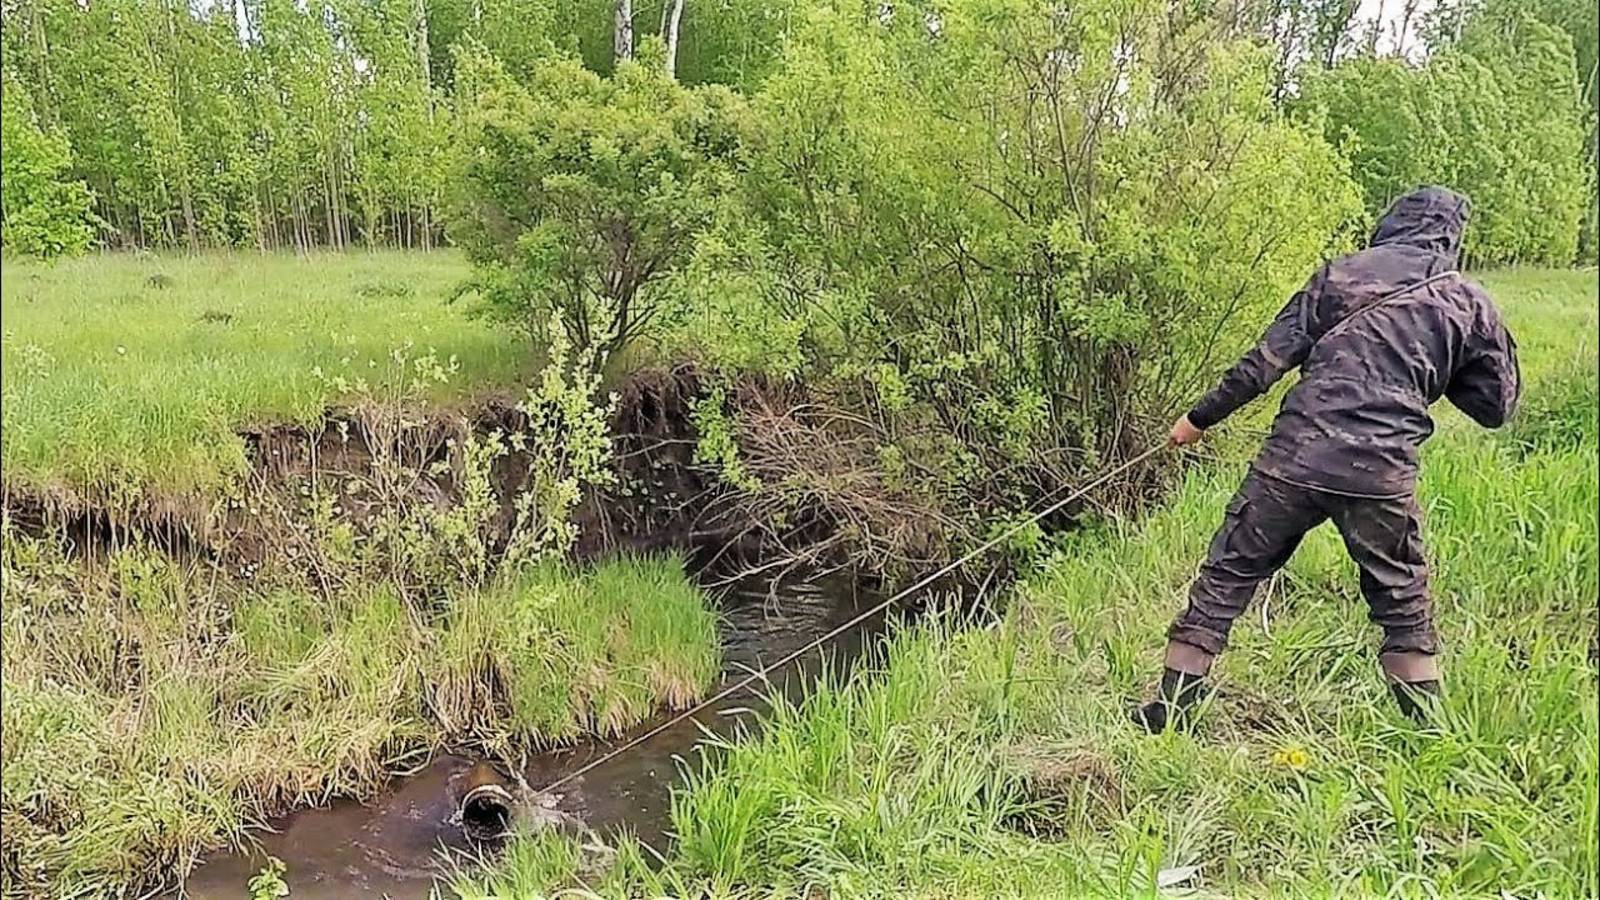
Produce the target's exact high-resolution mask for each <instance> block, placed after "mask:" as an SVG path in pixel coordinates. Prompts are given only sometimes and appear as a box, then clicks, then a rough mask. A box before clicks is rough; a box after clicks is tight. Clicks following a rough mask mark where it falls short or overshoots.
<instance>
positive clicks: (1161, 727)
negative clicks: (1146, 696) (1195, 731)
mask: <svg viewBox="0 0 1600 900" xmlns="http://www.w3.org/2000/svg"><path fill="white" fill-rule="evenodd" d="M1205 696H1206V682H1205V679H1204V678H1202V677H1200V676H1199V675H1190V674H1189V673H1187V672H1179V671H1178V670H1177V669H1166V670H1164V671H1163V672H1162V673H1161V687H1160V689H1159V690H1158V691H1157V693H1156V699H1154V700H1152V701H1150V702H1149V703H1146V704H1145V705H1143V706H1139V707H1135V708H1134V709H1133V711H1132V712H1131V713H1129V717H1130V718H1132V719H1133V723H1134V724H1135V725H1138V726H1139V727H1140V728H1143V729H1144V730H1145V731H1148V732H1150V733H1151V734H1160V733H1161V732H1163V731H1166V730H1167V729H1168V728H1172V729H1175V730H1179V731H1182V730H1186V729H1187V728H1188V727H1189V725H1190V724H1191V723H1190V713H1191V712H1192V711H1193V709H1194V707H1195V705H1196V704H1198V703H1199V702H1200V701H1201V700H1203V699H1205Z"/></svg>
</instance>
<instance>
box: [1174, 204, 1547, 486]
mask: <svg viewBox="0 0 1600 900" xmlns="http://www.w3.org/2000/svg"><path fill="white" fill-rule="evenodd" d="M1467 209H1468V204H1467V200H1466V198H1464V197H1461V196H1460V195H1458V194H1455V193H1454V192H1452V191H1449V190H1446V189H1444V188H1438V187H1429V188H1423V189H1421V190H1417V191H1414V192H1412V193H1410V194H1407V195H1406V196H1404V197H1401V198H1400V199H1399V200H1398V201H1396V202H1395V204H1394V206H1393V207H1392V208H1390V210H1389V212H1388V213H1387V214H1385V215H1384V217H1383V219H1382V220H1381V221H1380V222H1379V223H1378V227H1377V230H1376V231H1374V232H1373V235H1372V240H1371V242H1370V243H1369V246H1368V247H1367V249H1365V250H1362V251H1360V252H1358V253H1353V254H1351V255H1349V256H1345V257H1341V258H1339V259H1336V260H1334V261H1332V262H1330V263H1328V264H1327V265H1325V266H1323V267H1322V269H1321V270H1320V271H1318V272H1317V273H1316V274H1315V275H1314V276H1312V278H1311V280H1310V281H1309V282H1307V283H1306V286H1305V287H1304V288H1303V289H1301V290H1300V291H1299V292H1298V293H1296V294H1295V295H1294V296H1293V297H1292V298H1290V300H1289V302H1288V304H1287V305H1286V306H1284V308H1283V310H1282V311H1281V312H1280V313H1278V316H1277V318H1276V319H1275V320H1274V321H1273V323H1272V325H1271V326H1270V327H1268V329H1267V331H1266V334H1265V335H1263V336H1262V338H1261V341H1260V343H1259V344H1257V345H1256V347H1255V348H1254V349H1252V350H1250V351H1249V352H1248V353H1246V354H1245V355H1244V357H1243V358H1242V359H1240V360H1239V362H1238V363H1236V364H1235V365H1234V366H1233V368H1232V369H1230V370H1229V371H1228V373H1227V374H1226V375H1224V376H1223V378H1222V382H1221V383H1220V384H1219V385H1218V386H1217V387H1216V389H1215V390H1213V391H1212V392H1211V393H1209V394H1207V395H1206V396H1205V397H1204V398H1203V399H1202V400H1201V401H1200V402H1199V403H1198V404H1196V406H1195V407H1194V409H1193V410H1191V411H1190V413H1189V420H1190V422H1192V423H1193V424H1194V425H1195V426H1196V427H1198V428H1209V427H1211V426H1212V425H1214V424H1216V423H1217V422H1220V421H1222V419H1223V418H1225V417H1227V416H1228V414H1230V413H1232V412H1233V411H1234V410H1236V409H1238V408H1239V407H1241V406H1243V405H1244V404H1245V403H1248V402H1249V401H1250V400H1252V399H1254V398H1255V397H1256V396H1258V395H1260V394H1261V393H1262V392H1263V391H1265V390H1266V389H1267V388H1269V387H1271V386H1272V384H1273V383H1274V382H1276V381H1277V380H1278V379H1279V378H1281V377H1283V375H1284V374H1285V373H1286V372H1288V371H1289V370H1290V369H1293V368H1295V367H1297V366H1298V367H1299V369H1300V381H1299V383H1297V384H1296V385H1294V387H1293V388H1291V389H1290V390H1289V392H1288V395H1287V396H1285V397H1284V400H1283V406H1282V407H1281V408H1280V410H1279V412H1278V416H1277V418H1276V419H1275V420H1274V421H1273V424H1272V433H1271V435H1270V436H1269V437H1268V438H1267V440H1266V443H1265V445H1263V447H1262V449H1261V453H1260V455H1259V456H1258V457H1257V458H1256V462H1255V467H1256V468H1257V469H1258V470H1259V471H1261V472H1262V473H1264V474H1266V475H1270V476H1273V477H1276V478H1280V479H1282V480H1285V481H1289V482H1293V483H1295V484H1300V485H1304V486H1307V487H1313V488H1318V489H1321V490H1326V491H1332V492H1334V493H1339V494H1345V495H1348V496H1356V497H1399V496H1405V495H1407V494H1409V493H1410V492H1411V491H1412V490H1413V488H1414V487H1415V485H1416V477H1417V450H1418V447H1420V446H1421V445H1422V442H1423V441H1426V440H1427V439H1428V437H1429V436H1430V435H1432V434H1433V419H1432V418H1430V417H1429V415H1428V407H1429V406H1430V405H1431V404H1433V403H1434V401H1436V400H1438V399H1439V398H1440V397H1441V396H1442V397H1446V398H1448V399H1449V400H1450V402H1451V403H1453V404H1455V405H1456V406H1457V407H1459V408H1460V409H1461V410H1462V411H1463V412H1465V413H1466V414H1467V415H1468V416H1471V417H1472V418H1473V419H1474V420H1475V421H1477V422H1478V423H1479V424H1481V425H1484V426H1486V427H1489V428H1497V427H1499V426H1500V425H1501V424H1503V423H1504V422H1505V421H1506V419H1507V418H1508V417H1509V416H1510V415H1511V413H1512V410H1513V409H1514V408H1515V406H1516V403H1517V399H1518V396H1519V393H1520V383H1519V382H1520V378H1519V372H1518V368H1517V353H1516V343H1515V342H1514V341H1513V340H1512V338H1511V334H1510V332H1509V331H1507V330H1506V327H1505V324H1504V323H1503V322H1502V321H1501V318H1500V312H1499V310H1497V309H1496V308H1495V305H1494V302H1493V301H1492V300H1490V299H1489V295H1488V294H1487V293H1485V292H1484V290H1483V288H1481V287H1479V286H1478V285H1477V284H1475V283H1473V282H1472V281H1469V280H1468V279H1467V278H1465V277H1463V276H1462V275H1461V274H1459V273H1458V272H1456V271H1455V267H1456V260H1457V257H1458V255H1459V253H1460V249H1461V234H1462V230H1463V228H1464V227H1465V225H1466V220H1467Z"/></svg>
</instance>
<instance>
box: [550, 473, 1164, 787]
mask: <svg viewBox="0 0 1600 900" xmlns="http://www.w3.org/2000/svg"><path fill="white" fill-rule="evenodd" d="M1166 448H1167V445H1166V444H1164V443H1163V444H1157V445H1155V446H1154V447H1151V448H1150V449H1148V450H1146V451H1144V452H1143V453H1141V454H1139V455H1138V456H1135V457H1134V458H1132V459H1130V460H1128V461H1127V462H1124V463H1122V464H1121V465H1119V466H1117V467H1116V468H1114V469H1112V470H1110V471H1109V472H1106V473H1105V474H1103V475H1101V476H1100V477H1098V478H1096V479H1094V480H1093V481H1091V482H1089V483H1088V484H1086V485H1084V486H1083V487H1080V488H1078V489H1077V490H1075V491H1073V492H1072V493H1070V494H1068V495H1067V496H1065V497H1063V498H1061V499H1060V500H1057V501H1055V502H1053V503H1051V504H1050V505H1048V506H1046V507H1044V508H1043V509H1041V510H1039V511H1038V512H1036V513H1034V514H1033V515H1031V516H1029V517H1028V518H1026V519H1024V520H1023V521H1021V522H1018V523H1017V524H1015V525H1013V526H1011V527H1010V528H1008V529H1006V530H1005V531H1003V532H1001V533H1000V534H999V535H997V536H995V537H992V538H990V539H989V540H987V541H985V542H983V543H982V544H980V545H978V546H977V547H976V548H975V549H973V550H972V551H970V552H968V553H967V555H965V556H963V557H961V558H960V559H958V560H956V561H955V562H952V563H948V564H946V565H945V566H944V567H943V568H940V569H939V570H938V571H936V572H934V573H933V574H932V575H929V576H927V577H926V578H923V579H922V580H921V581H918V582H917V583H916V584H913V585H912V586H910V587H908V588H906V589H905V590H903V591H900V592H899V593H898V594H895V595H894V596H893V597H890V598H889V599H887V600H885V601H883V602H882V603H879V604H877V605H875V606H873V607H872V608H871V609H868V610H867V611H865V612H863V613H860V614H858V615H856V616H855V617H854V618H852V619H850V620H849V621H847V622H845V623H843V624H841V625H839V626H837V627H835V628H834V629H833V630H832V631H829V632H828V633H827V634H824V635H823V636H821V637H819V638H817V639H816V640H814V641H812V642H810V643H808V644H806V645H805V646H803V647H801V648H800V649H798V650H796V651H794V652H793V653H790V654H789V655H788V656H785V657H784V658H782V659H780V660H778V661H777V662H774V663H769V664H768V665H766V666H763V667H761V668H760V669H757V670H756V671H754V672H752V673H751V674H749V675H748V676H746V677H744V678H742V679H740V680H739V681H736V682H734V683H733V684H730V685H728V686H727V687H725V688H723V689H722V690H720V691H717V692H716V693H715V694H712V695H711V696H710V697H707V698H706V699H704V700H702V701H700V702H699V703H697V704H695V705H694V706H691V707H689V708H688V709H686V710H684V711H683V712H681V713H678V714H677V715H675V716H673V717H671V718H669V719H667V720H666V721H665V722H662V723H661V724H659V725H657V726H655V727H654V728H652V729H650V730H649V731H646V732H645V733H643V734H641V735H638V736H636V737H634V738H632V739H631V740H629V741H628V742H626V743H624V744H622V745H621V746H619V747H616V748H614V749H612V750H610V751H607V752H606V753H605V754H604V755H603V756H601V757H599V758H598V759H595V760H592V761H590V762H588V763H585V764H584V765H582V766H580V767H578V768H577V769H575V770H573V771H571V772H568V773H567V774H566V775H563V776H561V777H560V778H557V779H556V780H555V781H552V782H550V783H549V784H547V785H545V786H544V787H543V788H541V789H540V790H539V793H547V792H549V791H553V790H555V789H556V788H558V787H561V786H562V785H564V784H566V783H567V782H569V781H572V780H573V779H575V778H579V777H581V776H582V775H584V774H585V773H587V772H589V771H591V770H593V769H595V768H597V767H599V766H601V765H604V764H605V763H607V762H609V761H611V760H613V759H616V758H617V757H619V756H621V755H622V754H624V753H626V752H628V751H629V750H632V749H633V748H634V747H637V746H639V745H640V744H642V743H644V742H645V741H648V740H650V739H651V738H653V737H655V736H656V735H658V734H660V733H661V732H663V731H666V730H667V729H668V728H671V727H672V726H674V725H676V724H678V723H679V722H682V721H684V720H685V719H688V718H691V717H693V716H695V715H697V714H699V713H701V712H703V711H705V709H706V708H707V707H709V706H711V705H712V704H714V703H717V702H719V701H721V700H726V699H727V698H729V697H731V696H733V695H734V694H737V693H738V692H739V691H742V690H744V689H745V688H747V687H749V686H750V685H752V684H754V683H756V682H757V681H761V680H763V679H765V678H766V677H767V676H768V675H769V674H771V673H772V672H773V671H774V670H775V669H781V668H783V667H784V666H786V665H788V664H789V663H792V662H794V661H795V660H797V659H799V658H800V657H802V656H804V655H805V654H807V653H809V652H811V651H812V650H815V649H816V648H818V647H820V646H822V645H823V644H825V643H827V642H828V641H831V640H833V639H834V638H836V637H838V636H839V635H841V634H844V633H845V632H847V631H849V630H850V629H852V628H854V627H856V626H857V625H860V624H861V623H862V622H865V621H866V620H868V619H870V618H872V617H873V616H875V615H877V614H878V613H881V612H883V611H884V610H886V609H888V608H889V607H891V606H893V605H894V604H896V603H898V602H900V601H901V600H904V599H905V598H906V597H909V596H911V595H912V594H914V593H916V592H917V591H920V590H922V589H923V588H925V587H927V586H928V585H930V584H932V583H933V582H935V581H937V580H938V579H940V578H942V577H944V576H945V575H946V574H948V573H950V572H951V571H954V570H955V569H958V568H960V567H961V566H964V565H966V564H967V563H969V562H971V561H972V560H974V559H976V558H978V556H980V555H981V554H983V553H986V552H988V551H989V550H991V549H993V548H994V547H995V546H997V545H998V544H1000V543H1001V542H1003V541H1006V540H1009V539H1010V538H1011V537H1012V536H1013V535H1015V534H1016V533H1017V532H1019V531H1021V530H1022V529H1024V528H1026V527H1028V526H1029V525H1032V524H1034V523H1035V522H1038V521H1039V520H1040V519H1043V518H1044V517H1045V516H1048V515H1050V514H1051V513H1053V512H1055V511H1056V510H1058V509H1060V508H1061V507H1063V506H1066V505H1067V504H1068V503H1071V502H1072V501H1074V500H1076V499H1078V498H1079V497H1082V496H1083V495H1084V494H1087V493H1089V492H1090V491H1092V490H1094V489H1095V488H1097V487H1099V486H1100V485H1102V484H1105V483H1106V482H1108V481H1110V480H1111V479H1113V478H1115V477H1117V476H1118V475H1121V474H1122V473H1123V472H1126V471H1127V470H1129V469H1131V468H1133V467H1134V466H1136V465H1138V464H1139V463H1142V462H1144V461H1145V460H1147V459H1149V458H1150V457H1152V456H1155V455H1156V454H1157V453H1159V452H1161V451H1162V450H1165V449H1166Z"/></svg>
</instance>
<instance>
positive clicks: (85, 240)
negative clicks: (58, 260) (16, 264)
mask: <svg viewBox="0 0 1600 900" xmlns="http://www.w3.org/2000/svg"><path fill="white" fill-rule="evenodd" d="M0 97H3V101H0V102H3V105H4V113H3V115H0V150H3V152H0V210H3V212H0V244H4V246H5V247H6V248H7V249H10V250H15V251H17V252H19V253H26V254H29V255H33V256H62V255H69V256H70V255H75V254H78V253H82V252H83V251H84V250H86V249H88V247H89V242H90V241H92V240H93V239H94V226H93V217H92V215H91V214H90V211H89V207H90V205H91V204H92V203H93V202H94V197H93V195H92V194H90V193H89V188H88V187H86V186H85V185H84V183H83V182H82V181H76V180H73V179H72V178H71V177H70V176H69V175H68V171H69V170H70V169H71V167H72V147H71V145H70V144H68V143H67V138H66V136H65V135H63V134H61V133H59V132H54V131H47V130H45V129H43V128H41V127H40V126H39V121H38V119H37V118H36V117H35V115H34V112H33V101H32V99H31V98H30V97H29V96H28V93H27V91H26V90H25V89H24V87H23V85H22V83H21V82H19V81H18V80H16V79H15V78H12V77H11V75H10V74H9V73H7V75H6V77H5V84H4V88H3V92H0Z"/></svg>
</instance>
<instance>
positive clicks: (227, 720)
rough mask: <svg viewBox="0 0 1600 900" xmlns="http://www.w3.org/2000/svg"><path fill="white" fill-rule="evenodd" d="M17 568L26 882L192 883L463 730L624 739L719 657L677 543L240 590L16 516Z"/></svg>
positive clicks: (9, 704) (8, 809) (16, 745)
mask: <svg viewBox="0 0 1600 900" xmlns="http://www.w3.org/2000/svg"><path fill="white" fill-rule="evenodd" d="M4 563H5V571H4V577H5V584H6V602H5V604H4V607H3V612H0V615H3V622H0V624H3V635H4V643H3V653H4V659H3V665H4V681H5V684H4V691H5V704H4V723H3V730H0V754H3V759H4V771H3V779H0V780H3V796H0V816H3V819H4V826H5V836H6V837H5V843H6V852H5V855H4V866H3V868H0V873H3V878H4V895H5V896H6V897H13V896H15V897H23V896H28V897H34V896H47V897H67V896H100V895H104V894H106V893H107V892H110V891H112V889H113V888H117V887H122V886H138V885H143V886H146V887H148V886H152V885H154V884H159V883H160V882H161V880H162V879H163V878H166V879H176V878H180V877H181V876H182V875H183V874H184V873H185V872H186V871H187V870H188V868H189V867H190V866H191V865H192V863H193V862H194V860H195V858H196V857H197V855H198V854H199V853H200V852H201V851H203V850H205V849H209V848H214V847H217V846H219V845H221V844H222V843H224V842H226V841H228V840H229V839H236V838H238V837H240V836H241V835H240V829H241V828H243V827H244V826H246V825H249V824H253V823H259V822H261V821H263V820H264V818H266V817H268V816H271V815H273V814H276V813H280V812H284V811H287V810H289V809H292V808H299V807H304V806H311V805H318V804H320V803H323V802H325V801H327V800H328V799H330V798H333V797H340V796H358V797H359V796H364V795H368V794H370V793H371V792H372V791H374V790H375V789H376V788H377V787H378V786H379V785H380V784H381V783H382V782H383V781H384V780H385V779H386V778H388V777H389V776H390V775H391V774H392V773H394V772H396V771H397V770H400V769H403V768H407V767H410V766H412V765H414V764H416V763H418V762H420V761H421V760H422V759H423V758H424V757H425V756H426V755H427V754H428V753H430V752H432V751H434V750H436V749H439V748H440V747H442V746H445V745H449V746H455V747H460V746H464V745H466V746H471V745H477V746H480V747H485V748H488V749H490V750H491V751H495V750H499V751H505V752H507V753H510V752H512V751H513V750H514V749H515V748H529V747H538V746H544V745H549V744H550V743H552V742H555V741H560V740H564V739H569V738H573V737H576V736H578V735H581V734H591V733H598V734H612V733H616V732H618V731H621V730H622V729H624V728H626V727H628V726H630V725H632V724H635V723H636V722H638V721H640V720H641V719H642V718H643V717H645V716H646V715H648V714H649V713H651V712H652V711H654V710H656V709H658V708H660V707H662V706H682V705H684V704H687V703H689V702H691V701H692V700H693V699H695V698H696V697H698V696H699V695H700V693H701V692H702V691H703V690H704V689H705V687H706V686H707V685H709V684H710V683H711V680H712V679H713V678H714V677H715V675H716V673H717V671H718V649H717V647H718V643H717V631H716V621H715V613H714V611H713V610H712V608H711V606H710V604H709V601H708V599H707V598H706V597H705V595H704V594H703V593H702V592H701V591H700V590H698V589H697V588H696V587H694V586H693V585H692V584H691V583H690V582H689V581H688V580H687V578H686V576H685V575H684V573H683V570H682V567H681V566H680V565H679V563H678V562H677V561H676V560H673V559H631V558H624V559H619V560H615V561H611V562H606V563H601V564H599V565H597V566H595V567H593V568H590V569H583V570H578V569H572V568H568V567H565V566H557V565H551V564H546V565H541V566H536V567H532V568H526V569H522V570H520V571H517V572H508V573H505V574H504V575H503V577H502V578H501V579H500V580H499V581H498V582H497V583H495V584H493V585H491V586H490V587H488V588H487V589H485V590H483V591H481V592H461V595H460V596H455V597H452V598H450V600H449V601H448V602H446V603H445V604H443V605H442V606H438V607H429V606H423V605H418V604H416V603H413V602H408V601H407V600H404V599H402V597H401V596H400V595H399V594H398V593H397V592H396V591H394V590H393V589H390V588H388V587H386V586H382V585H378V586H372V587H365V588H360V589H355V590H351V591H349V592H347V593H341V594H340V595H338V596H336V597H334V598H333V599H332V601H331V602H330V601H329V599H327V598H324V597H319V596H316V595H313V594H311V593H308V592H306V591H304V590H296V589H290V588H280V589H268V588H262V589H255V588H251V587H247V586H243V585H237V584H219V583H217V582H215V581H214V580H213V579H211V578H210V577H208V574H207V573H206V572H202V571H195V570H188V569H186V568H183V567H181V566H179V565H178V564H176V563H174V562H172V560H171V559H169V558H167V557H164V556H161V555H159V554H156V553H154V552H152V551H146V550H125V551H122V552H120V553H118V554H115V555H113V556H112V557H111V558H110V559H109V561H108V562H107V563H106V565H105V566H104V567H103V569H102V568H96V569H85V568H84V567H82V566H80V565H79V564H77V563H74V562H69V561H67V560H65V559H63V558H61V557H60V556H58V555H57V551H56V550H55V548H54V547H53V546H52V545H51V544H50V543H48V542H46V541H41V540H37V539H33V538H29V537H27V536H24V535H21V534H19V533H17V532H15V531H14V530H13V529H11V528H10V527H9V526H8V527H7V531H6V534H5V559H4ZM169 886H171V885H170V884H169Z"/></svg>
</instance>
